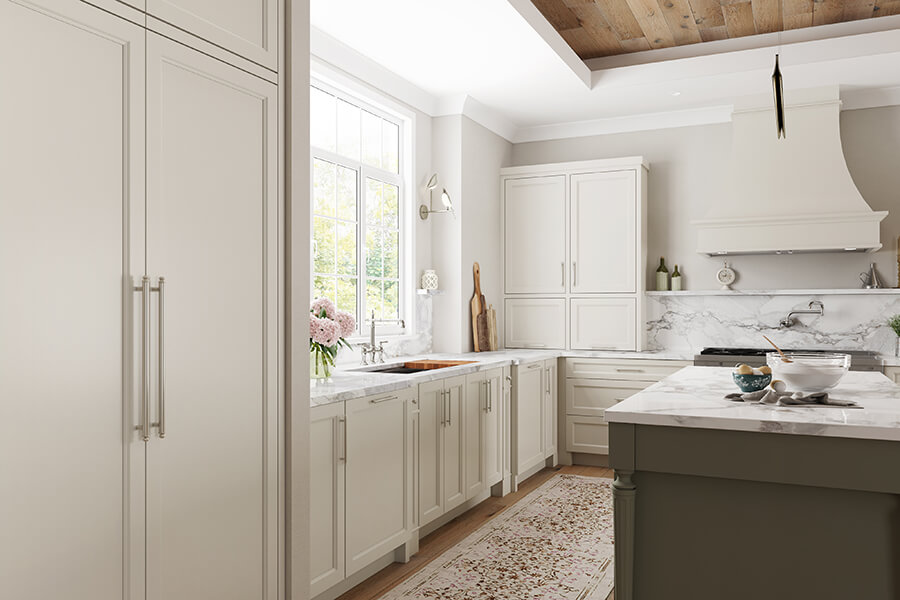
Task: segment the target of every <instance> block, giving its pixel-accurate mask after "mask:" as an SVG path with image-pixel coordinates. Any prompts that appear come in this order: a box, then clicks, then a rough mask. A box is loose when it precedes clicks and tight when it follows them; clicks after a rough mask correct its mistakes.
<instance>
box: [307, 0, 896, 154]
mask: <svg viewBox="0 0 900 600" xmlns="http://www.w3.org/2000/svg"><path fill="white" fill-rule="evenodd" d="M310 16H311V22H312V25H313V28H314V31H313V34H314V35H313V38H312V44H313V47H312V51H313V53H314V54H317V55H319V56H321V57H322V58H324V59H325V60H327V61H329V62H336V60H335V59H332V58H331V55H334V54H335V53H334V52H333V50H334V47H335V44H334V42H333V40H328V36H330V37H331V38H334V39H335V40H337V41H338V42H340V43H341V44H343V45H345V46H348V47H349V48H351V49H353V50H355V51H356V53H358V54H356V53H352V52H350V53H348V52H343V53H341V60H342V61H343V62H345V63H346V62H348V60H349V61H351V62H352V61H353V58H352V56H356V57H357V59H358V60H357V61H356V62H358V63H360V64H359V65H358V66H359V68H356V66H357V65H347V64H343V65H336V66H340V67H342V68H344V69H346V70H349V71H350V72H353V73H355V74H359V72H360V71H364V72H368V73H376V72H377V71H379V70H380V71H381V72H382V74H384V75H386V76H389V74H385V73H384V70H387V71H389V72H392V73H393V74H396V76H399V78H402V79H403V80H406V81H408V82H409V83H411V84H413V86H416V87H418V88H420V89H421V90H423V91H424V92H426V94H427V95H428V96H430V97H432V98H434V99H435V101H434V104H433V106H431V107H428V106H422V105H421V102H418V104H419V105H418V106H416V107H417V108H419V109H421V110H423V111H424V112H427V113H429V114H447V113H449V112H454V109H453V107H456V108H457V109H458V108H459V107H460V106H462V105H463V104H465V105H466V107H467V108H470V107H477V111H475V112H477V114H478V115H479V116H480V117H482V118H476V120H479V121H480V122H482V123H483V124H485V125H488V126H491V128H492V129H494V130H495V131H497V132H498V133H501V135H504V136H505V137H507V138H508V139H511V140H512V141H525V140H529V139H543V138H548V137H566V136H569V135H587V134H591V133H602V132H610V131H622V130H632V129H649V128H655V127H659V126H666V125H668V126H672V125H684V124H692V123H696V122H703V121H705V122H715V121H720V120H722V119H723V115H725V116H726V118H727V110H725V108H727V107H728V106H730V105H731V104H732V102H733V100H734V98H736V97H738V96H744V95H751V94H760V93H767V92H768V91H769V90H770V89H771V87H770V86H771V78H770V77H771V72H772V65H773V53H774V50H773V49H772V48H771V47H769V48H747V42H746V40H745V41H744V42H742V44H743V45H741V46H735V47H734V48H735V49H734V51H730V52H728V50H729V49H731V48H729V47H728V46H727V45H724V46H723V45H719V46H716V47H714V48H713V50H715V51H717V52H720V53H718V54H712V55H707V56H690V53H691V52H690V51H689V50H687V51H686V50H684V49H681V50H680V51H679V53H678V54H675V55H668V56H661V55H660V54H656V55H654V53H652V52H651V53H643V54H644V56H642V57H638V60H641V61H654V60H657V59H658V58H659V57H662V58H667V59H668V58H673V57H674V59H672V60H664V61H661V62H644V64H631V65H628V64H625V65H624V66H623V65H621V64H620V65H616V64H612V65H610V64H602V63H601V64H598V63H596V62H592V64H591V66H592V67H593V68H594V69H596V70H594V71H593V72H591V70H590V69H589V68H588V67H587V66H586V65H585V64H584V63H582V62H581V61H578V60H577V57H575V56H574V53H573V52H571V50H569V49H568V47H567V46H565V44H564V43H560V42H561V41H562V40H561V38H559V36H558V34H556V33H555V31H553V29H552V27H550V26H549V24H548V23H546V21H544V20H543V18H542V17H540V14H539V13H537V10H536V9H534V7H533V5H531V2H530V0H453V1H441V0H378V1H376V2H373V1H372V0H340V1H338V0H312V1H311V2H310ZM315 29H318V30H320V31H321V32H324V33H326V34H327V36H321V35H318V32H316V31H315ZM806 31H807V32H813V33H812V34H809V33H807V34H805V35H806V36H807V37H806V38H803V37H795V38H786V39H782V43H783V46H782V48H781V68H782V72H783V74H784V80H785V88H786V95H788V96H789V93H790V90H791V89H797V88H806V87H815V86H821V85H834V84H839V85H840V86H841V90H842V95H843V97H844V100H845V105H846V106H847V107H850V108H857V107H863V106H873V105H884V104H900V68H898V67H897V65H898V64H900V16H897V17H880V18H878V19H868V20H866V21H865V22H862V21H857V22H853V23H841V24H837V25H832V26H827V27H820V28H813V29H811V30H806ZM851 34H853V35H851ZM786 35H787V34H786ZM795 35H796V34H795ZM810 35H812V36H823V35H825V36H829V37H830V39H825V40H809V39H808V37H809V36H810ZM831 36H838V37H831ZM795 40H796V42H795V43H788V42H790V41H795ZM804 40H806V41H804ZM777 41H778V40H777V38H776V37H773V36H768V37H764V38H761V39H760V40H758V41H757V42H756V43H757V44H764V45H769V44H773V43H775V44H777ZM325 42H327V43H325ZM706 46H707V47H708V45H706ZM697 50H698V51H700V49H699V48H698V49H697ZM703 50H704V51H705V50H706V48H704V49H703ZM657 52H659V51H657ZM695 53H696V52H695ZM359 55H361V56H359ZM362 57H365V58H362ZM630 60H631V62H634V61H635V59H633V58H632V59H630ZM372 62H374V63H376V64H377V65H380V67H383V69H379V68H377V67H375V68H369V69H366V68H365V65H364V64H362V63H368V64H369V66H370V67H374V65H371V63H372ZM371 78H377V77H376V76H375V75H373V76H372V77H370V79H371ZM394 79H396V78H394ZM370 83H372V84H373V85H375V86H376V87H381V86H379V82H378V81H370ZM385 91H388V92H391V91H392V90H385ZM393 93H394V95H402V94H398V93H397V92H396V91H394V92H393ZM420 96H421V95H420ZM466 97H468V100H467V101H465V102H463V101H462V100H460V99H463V98H466ZM400 99H401V100H405V101H407V102H410V103H412V104H414V105H416V104H417V102H416V101H415V100H413V101H411V100H410V98H404V97H401V98H400ZM419 100H421V97H420V98H419ZM455 112H460V111H459V110H455ZM467 114H468V112H467Z"/></svg>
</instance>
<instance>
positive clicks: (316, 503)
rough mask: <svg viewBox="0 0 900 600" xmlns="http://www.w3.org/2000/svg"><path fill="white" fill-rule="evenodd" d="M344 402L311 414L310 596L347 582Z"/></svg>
mask: <svg viewBox="0 0 900 600" xmlns="http://www.w3.org/2000/svg"><path fill="white" fill-rule="evenodd" d="M345 425H346V421H345V419H344V403H343V402H337V403H335V404H327V405H325V406H316V407H313V408H312V409H310V411H309V455H310V465H309V466H310V469H309V516H310V518H309V547H310V553H309V558H310V572H309V578H310V585H309V595H310V597H312V596H316V595H318V594H319V593H321V592H324V591H325V590H327V589H328V588H330V587H331V586H333V585H334V584H336V583H338V582H340V581H341V580H342V579H344V459H345V458H346V454H344V453H345V451H346V447H345V445H344V444H345V443H346V440H347V438H346V436H345V435H344V434H345V430H344V427H345Z"/></svg>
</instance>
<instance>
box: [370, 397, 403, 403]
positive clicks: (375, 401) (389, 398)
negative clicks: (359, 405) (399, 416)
mask: <svg viewBox="0 0 900 600" xmlns="http://www.w3.org/2000/svg"><path fill="white" fill-rule="evenodd" d="M396 399H397V396H385V397H384V398H372V399H371V400H369V403H370V404H381V403H382V402H388V401H390V400H396Z"/></svg>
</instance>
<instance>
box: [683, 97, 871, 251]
mask: <svg viewBox="0 0 900 600" xmlns="http://www.w3.org/2000/svg"><path fill="white" fill-rule="evenodd" d="M785 99H786V104H787V106H786V111H785V112H786V116H785V131H786V138H785V139H778V138H777V137H776V130H775V109H774V106H773V103H772V99H771V96H770V97H769V98H767V99H762V98H754V99H747V100H746V101H743V102H740V103H736V104H735V109H734V113H733V115H732V135H733V137H732V150H731V168H730V171H729V174H728V178H727V179H726V180H725V187H726V190H725V193H724V194H723V195H722V196H721V198H720V199H719V200H717V201H715V202H714V203H713V206H712V207H711V208H710V210H709V212H708V213H707V215H706V218H705V219H703V220H701V221H694V222H693V224H694V225H696V226H697V228H698V233H699V235H698V238H699V242H698V248H697V250H698V251H699V252H700V253H701V254H707V255H710V256H713V255H723V254H781V253H795V252H796V253H799V252H848V251H849V252H873V251H875V250H878V249H879V248H881V240H880V233H879V224H880V222H881V221H882V219H884V218H885V217H886V216H887V214H888V213H887V212H885V211H881V212H876V211H873V210H872V209H871V208H870V207H869V205H868V204H867V203H866V201H865V200H864V199H863V197H862V195H860V193H859V190H857V189H856V185H855V184H854V183H853V179H852V178H851V177H850V171H849V170H848V169H847V163H846V162H845V161H844V153H843V149H842V148H841V131H840V107H841V100H840V93H839V89H838V87H837V86H834V87H827V88H816V89H809V90H794V91H793V92H787V93H786V94H785Z"/></svg>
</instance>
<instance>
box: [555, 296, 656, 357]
mask: <svg viewBox="0 0 900 600" xmlns="http://www.w3.org/2000/svg"><path fill="white" fill-rule="evenodd" d="M571 302H572V311H571V312H572V350H636V349H637V329H638V326H639V325H640V324H639V323H638V322H637V301H636V300H635V299H634V298H573V299H572V301H571Z"/></svg>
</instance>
